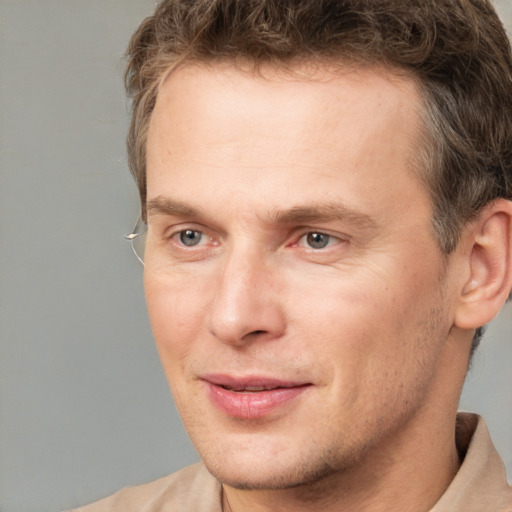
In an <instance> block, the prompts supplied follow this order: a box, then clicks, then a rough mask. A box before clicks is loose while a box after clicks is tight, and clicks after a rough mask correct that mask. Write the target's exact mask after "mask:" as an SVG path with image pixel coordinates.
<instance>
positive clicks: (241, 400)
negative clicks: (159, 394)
mask: <svg viewBox="0 0 512 512" xmlns="http://www.w3.org/2000/svg"><path fill="white" fill-rule="evenodd" d="M202 380H203V381H204V382H205V384H206V388H207V394H208V396H209V398H210V400H211V402H212V403H213V405H214V406H215V407H216V408H217V409H219V410H220V411H221V412H222V413H224V414H226V415H228V416H230V417H233V418H239V419H258V418H263V417H265V416H269V415H271V414H272V413H273V412H274V411H276V410H277V409H283V408H285V407H289V406H291V405H292V404H293V403H294V402H296V401H297V400H298V399H299V397H300V396H301V395H302V394H303V393H305V392H306V390H307V389H308V388H309V387H310V386H311V383H309V382H296V381H283V380H277V379H269V378H265V377H247V378H236V377H231V376H228V375H208V376H205V377H204V378H203V379H202Z"/></svg>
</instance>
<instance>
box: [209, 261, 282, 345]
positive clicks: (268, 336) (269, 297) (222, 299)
mask: <svg viewBox="0 0 512 512" xmlns="http://www.w3.org/2000/svg"><path fill="white" fill-rule="evenodd" d="M248 253H249V251H245V252H243V251H239V252H238V253H237V252H235V251H232V253H231V254H230V255H229V257H228V258H227V259H226V261H225V262H224V264H223V269H222V272H221V273H220V274H219V275H218V276H217V280H216V281H215V286H216V289H215V293H214V295H213V300H212V303H211V305H210V309H209V312H208V317H207V322H208V328H209V330H210V332H211V334H213V335H214V336H215V337H216V338H217V339H218V340H220V341H222V342H223V343H228V344H231V345H235V346H244V345H246V344H248V343H250V342H252V341H255V340H259V341H267V340H273V339H277V338H279V337H281V336H282V335H283V333H284V331H285V327H286V322H285V315H284V312H283V309H282V307H281V303H280V296H279V289H278V283H277V282H276V280H275V277H276V275H275V272H274V271H273V270H272V269H271V268H270V267H269V265H268V264H266V263H265V261H264V258H263V257H262V256H257V255H255V254H254V253H253V254H248Z"/></svg>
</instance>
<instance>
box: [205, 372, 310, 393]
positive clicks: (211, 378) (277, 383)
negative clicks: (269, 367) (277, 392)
mask: <svg viewBox="0 0 512 512" xmlns="http://www.w3.org/2000/svg"><path fill="white" fill-rule="evenodd" d="M202 380H204V381H206V382H209V383H210V384H213V385H215V386H221V387H223V388H227V389H232V390H235V391H237V390H243V389H249V390H250V389H256V390H270V389H277V388H295V387H299V386H306V385H309V384H310V383H309V382H305V381H295V380H283V379H275V378H272V377H264V376H257V375H254V376H245V377H235V376H232V375H223V374H209V375H205V376H203V377H202Z"/></svg>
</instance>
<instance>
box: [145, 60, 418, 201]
mask: <svg viewBox="0 0 512 512" xmlns="http://www.w3.org/2000/svg"><path fill="white" fill-rule="evenodd" d="M420 108H421V100H420V97H419V94H418V91H417V87H416V84H415V82H414V81H413V80H412V79H410V78H407V77H403V76H398V75H396V74H394V73H392V72H390V71H388V70H384V69H381V68H370V67H354V66H346V67H341V66H337V68H336V69H335V70H334V69H331V68H321V67H316V68H311V67H310V68H301V69H296V70H295V71H294V72H290V71H281V70H276V69H274V68H267V69H262V70H261V73H255V72H254V71H248V70H243V69H240V68H237V67H235V66H234V65H232V64H229V63H216V64H210V65H189V66H185V67H181V68H178V69H176V70H175V71H174V72H173V73H171V74H170V75H169V76H168V77H167V79H166V80H165V81H164V82H163V83H162V85H161V88H160V91H159V94H158V97H157V102H156V106H155V109H154V112H153V115H152V119H151V123H150V127H149V134H148V147H147V158H148V160H147V169H148V175H147V185H148V199H151V197H155V196H160V195H174V194H175V193H176V192H177V191H179V190H186V189H187V186H188V185H190V180H191V179H194V180H198V181H203V182H204V183H208V185H209V186H212V187H217V189H218V190H221V189H225V188H226V186H227V185H229V189H230V194H231V202H237V198H244V200H245V201H249V199H250V197H251V196H252V197H259V198H260V200H261V198H262V197H265V198H268V197H269V193H270V192H271V194H272V197H274V198H275V200H276V202H279V204H282V203H283V202H284V203H286V201H287V198H288V197H290V198H291V197H292V195H294V198H293V200H296V201H299V202H300V203H304V202H305V199H307V198H308V197H315V193H317V196H318V194H321V193H322V192H321V191H320V190H319V187H323V191H324V192H325V189H326V187H330V186H333V187H334V186H337V185H338V184H339V183H338V180H339V178H340V177H342V178H343V180H344V181H345V183H346V184H347V190H349V189H351V188H352V191H353V192H354V187H355V188H357V187H358V186H359V185H361V183H362V184H364V183H369V182H374V184H375V186H376V187H382V186H386V185H385V183H384V181H385V180H384V181H383V179H386V180H387V181H388V182H389V183H393V182H396V181H397V180H400V179H403V171H404V170H407V171H408V172H409V171H410V170H412V169H414V167H415V165H414V160H415V155H416V152H415V149H416V148H417V146H418V144H417V139H418V138H419V134H420V132H421V129H420V122H419V119H420V116H419V110H420ZM263 173H264V174H265V177H268V176H271V177H272V181H271V185H269V182H268V180H265V179H262V176H263ZM411 175H412V173H411ZM196 185H197V183H196ZM269 187H271V189H269ZM399 188H400V187H398V189H399ZM279 191H281V193H279ZM292 192H293V194H292ZM198 196H200V190H198ZM299 196H300V197H299ZM178 199H180V200H181V199H183V198H178ZM240 200H241V199H239V201H238V202H240ZM290 200H291V199H290ZM267 206H270V207H274V205H267ZM286 206H289V207H293V206H294V204H290V205H286V204H285V205H284V207H286Z"/></svg>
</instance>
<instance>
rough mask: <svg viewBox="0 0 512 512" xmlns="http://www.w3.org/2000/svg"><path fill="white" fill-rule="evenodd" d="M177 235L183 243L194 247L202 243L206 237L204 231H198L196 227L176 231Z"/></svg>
mask: <svg viewBox="0 0 512 512" xmlns="http://www.w3.org/2000/svg"><path fill="white" fill-rule="evenodd" d="M176 236H177V237H178V238H179V241H180V243H182V244H183V245H186V246H187V247H194V246H195V245H198V244H200V243H201V241H202V240H203V238H204V233H202V232H201V231H196V230H195V229H184V230H183V231H180V232H179V233H176Z"/></svg>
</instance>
